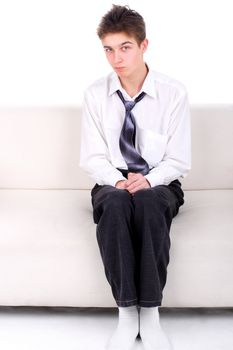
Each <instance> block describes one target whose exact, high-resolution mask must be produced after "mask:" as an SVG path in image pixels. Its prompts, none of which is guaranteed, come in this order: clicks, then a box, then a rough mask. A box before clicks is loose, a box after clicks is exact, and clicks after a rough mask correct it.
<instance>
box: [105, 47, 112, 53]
mask: <svg viewBox="0 0 233 350" xmlns="http://www.w3.org/2000/svg"><path fill="white" fill-rule="evenodd" d="M104 51H105V52H111V51H112V49H110V47H105V48H104Z"/></svg>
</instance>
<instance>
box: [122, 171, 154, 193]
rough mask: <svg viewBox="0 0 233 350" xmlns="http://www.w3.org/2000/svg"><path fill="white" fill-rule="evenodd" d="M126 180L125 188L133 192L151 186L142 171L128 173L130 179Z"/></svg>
mask: <svg viewBox="0 0 233 350" xmlns="http://www.w3.org/2000/svg"><path fill="white" fill-rule="evenodd" d="M124 182H125V184H124V186H125V189H126V190H127V191H128V192H129V193H131V194H134V193H135V192H137V191H139V190H142V189H143V188H150V187H151V186H150V183H149V181H147V179H146V178H145V177H144V176H143V175H142V174H140V173H128V180H126V181H124Z"/></svg>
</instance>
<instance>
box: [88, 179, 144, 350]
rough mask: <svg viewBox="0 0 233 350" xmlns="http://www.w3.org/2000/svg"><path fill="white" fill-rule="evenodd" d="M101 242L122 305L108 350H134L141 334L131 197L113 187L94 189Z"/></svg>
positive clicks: (108, 277) (107, 345) (116, 296)
mask: <svg viewBox="0 0 233 350" xmlns="http://www.w3.org/2000/svg"><path fill="white" fill-rule="evenodd" d="M92 204H93V209H94V212H93V214H94V221H95V223H96V224H97V231H96V232H97V241H98V245H99V249H100V253H101V257H102V261H103V263H104V269H105V274H106V277H107V280H108V282H109V284H110V285H111V288H112V293H113V296H114V298H115V300H116V303H117V305H118V324H117V327H116V329H115V331H114V332H113V334H112V335H111V337H110V339H109V340H108V342H107V344H106V348H105V349H107V350H130V349H131V348H132V346H133V344H134V341H135V338H136V337H137V335H138V332H139V319H138V308H137V292H136V286H135V254H134V248H133V245H132V234H133V232H132V222H133V204H132V198H131V195H130V194H129V193H128V192H127V191H124V190H119V189H116V188H114V187H112V186H98V185H97V186H95V187H94V189H93V190H92Z"/></svg>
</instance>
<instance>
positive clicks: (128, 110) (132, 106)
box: [124, 101, 136, 112]
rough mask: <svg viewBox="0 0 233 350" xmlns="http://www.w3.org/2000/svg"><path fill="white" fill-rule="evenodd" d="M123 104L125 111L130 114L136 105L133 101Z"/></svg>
mask: <svg viewBox="0 0 233 350" xmlns="http://www.w3.org/2000/svg"><path fill="white" fill-rule="evenodd" d="M124 104H125V109H126V111H127V112H130V111H131V110H132V109H133V108H134V106H135V105H136V102H134V101H125V102H124Z"/></svg>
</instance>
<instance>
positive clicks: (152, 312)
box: [139, 307, 172, 350]
mask: <svg viewBox="0 0 233 350" xmlns="http://www.w3.org/2000/svg"><path fill="white" fill-rule="evenodd" d="M139 315H140V316H139V317H140V318H139V319H140V321H139V324H140V336H141V339H142V342H143V345H144V347H145V350H172V346H171V344H170V341H169V339H168V338H167V336H166V335H165V333H164V331H163V330H162V328H161V326H160V321H159V310H158V307H141V308H140V314H139Z"/></svg>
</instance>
